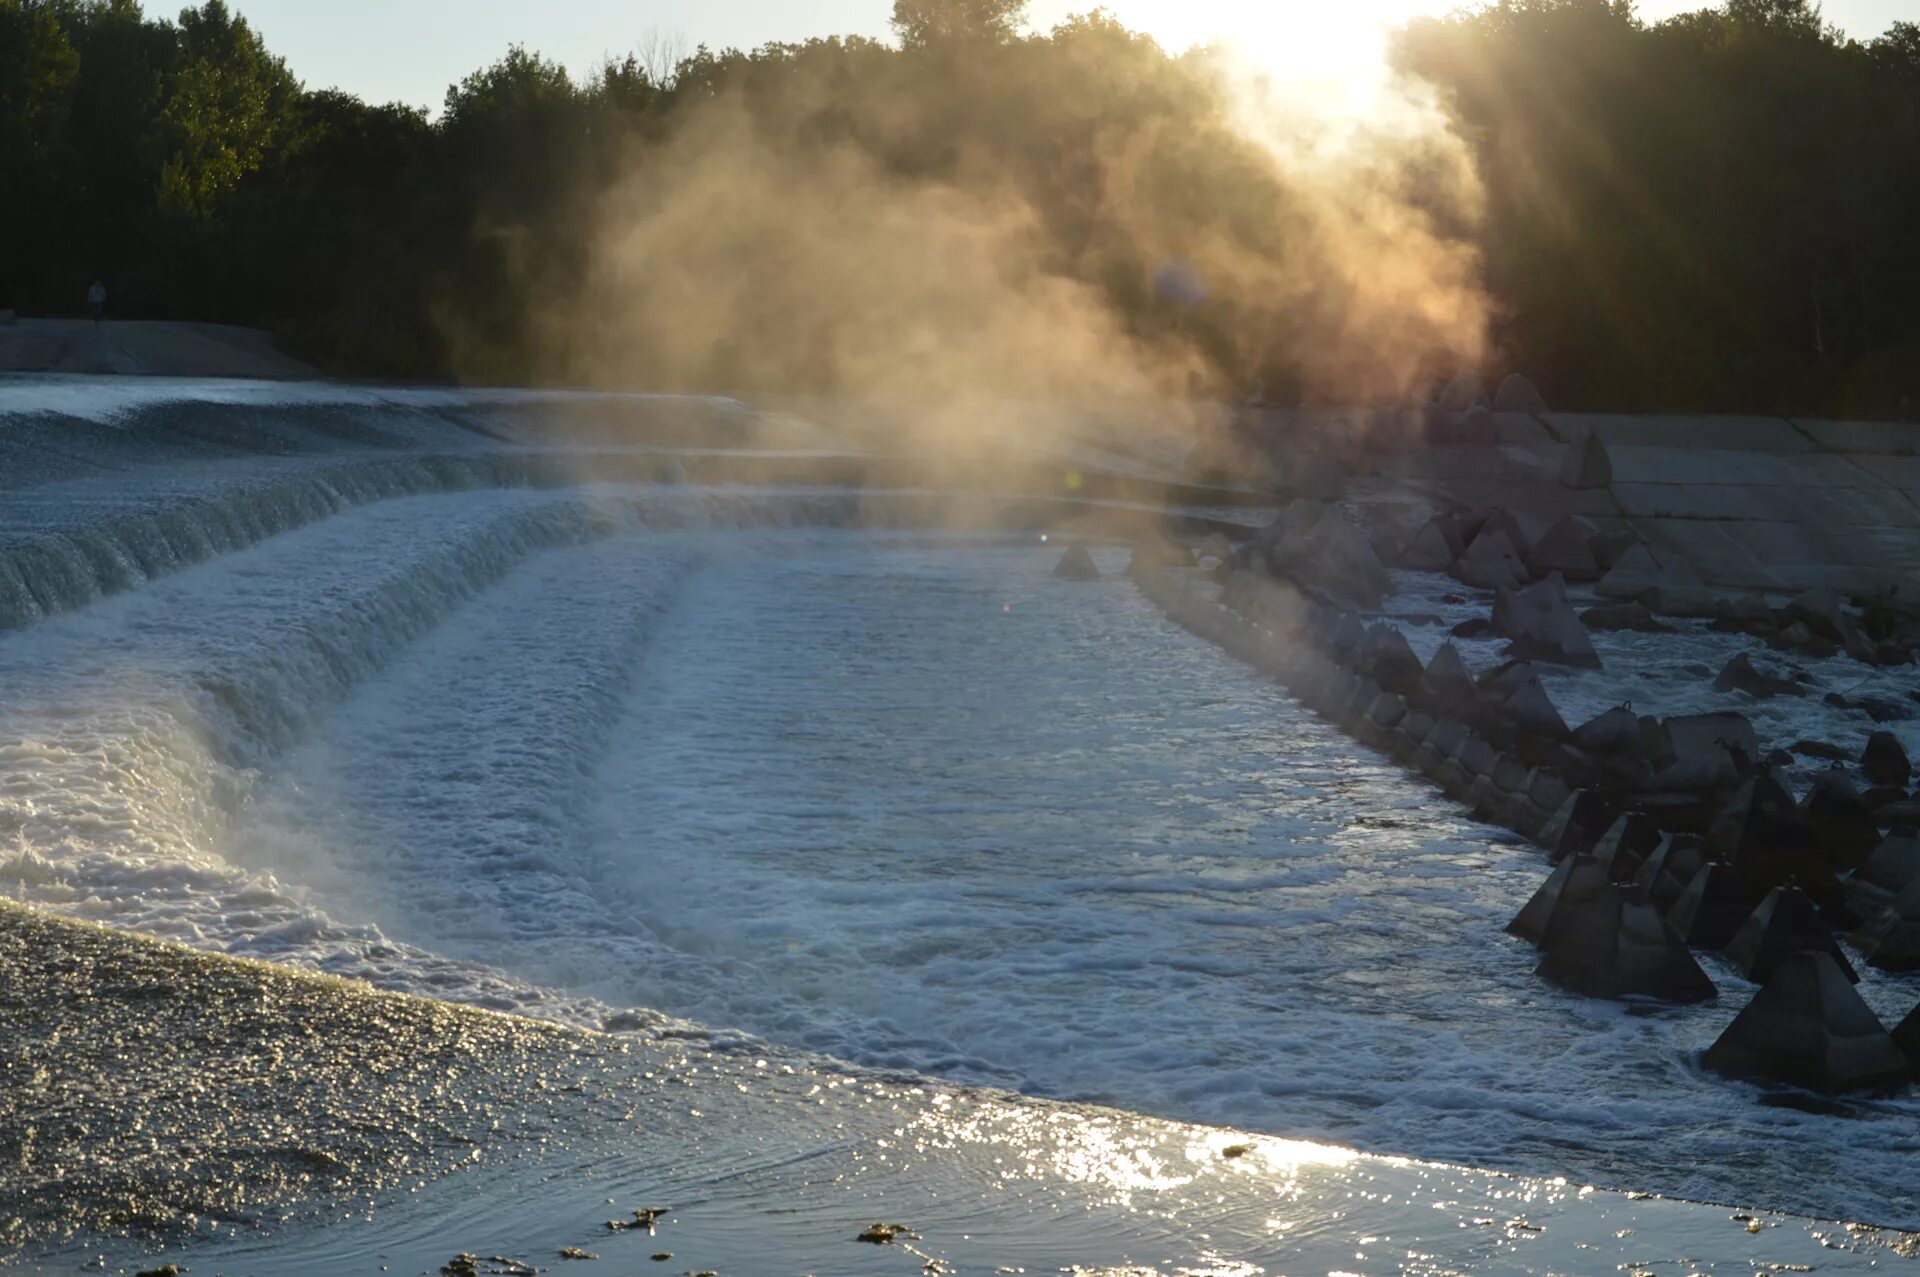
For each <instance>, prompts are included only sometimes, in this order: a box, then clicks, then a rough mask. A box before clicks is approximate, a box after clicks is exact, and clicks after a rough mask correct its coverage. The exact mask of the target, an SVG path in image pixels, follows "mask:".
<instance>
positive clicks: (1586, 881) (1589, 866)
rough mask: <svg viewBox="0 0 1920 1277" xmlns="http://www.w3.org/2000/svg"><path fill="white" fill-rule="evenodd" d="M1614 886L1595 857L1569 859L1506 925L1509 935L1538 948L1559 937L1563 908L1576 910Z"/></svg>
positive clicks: (1560, 865) (1549, 875) (1555, 868)
mask: <svg viewBox="0 0 1920 1277" xmlns="http://www.w3.org/2000/svg"><path fill="white" fill-rule="evenodd" d="M1611 885H1612V880H1611V879H1609V878H1608V877H1607V868H1606V866H1605V865H1603V864H1601V863H1600V862H1599V861H1597V860H1595V859H1594V858H1593V857H1592V856H1568V857H1567V858H1566V859H1565V860H1562V861H1561V862H1560V863H1559V864H1558V865H1556V866H1555V867H1554V870H1553V872H1552V873H1550V874H1548V875H1547V880H1546V881H1545V882H1544V883H1542V884H1541V885H1540V889H1539V890H1538V891H1536V892H1534V893H1533V896H1532V898H1531V899H1529V900H1528V901H1527V903H1526V904H1525V905H1524V906H1522V907H1521V909H1520V912H1519V913H1517V914H1515V915H1514V917H1513V921H1512V922H1509V923H1508V924H1507V934H1509V935H1514V936H1518V937H1520V939H1522V940H1525V941H1526V942H1527V943H1528V944H1530V945H1532V946H1533V947H1534V948H1536V949H1540V948H1544V947H1546V944H1547V940H1548V938H1549V937H1550V936H1553V935H1555V934H1558V932H1557V925H1558V924H1557V922H1556V919H1557V918H1558V917H1559V915H1560V912H1561V910H1563V909H1576V908H1579V907H1581V906H1583V905H1585V904H1588V903H1590V902H1592V901H1594V900H1597V899H1599V898H1600V896H1601V894H1602V893H1603V892H1604V891H1605V890H1606V888H1608V887H1609V886H1611Z"/></svg>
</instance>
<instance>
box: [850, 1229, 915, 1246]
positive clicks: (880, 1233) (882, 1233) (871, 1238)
mask: <svg viewBox="0 0 1920 1277" xmlns="http://www.w3.org/2000/svg"><path fill="white" fill-rule="evenodd" d="M903 1237H904V1238H905V1239H906V1240H908V1241H910V1242H917V1241H919V1240H920V1234H918V1233H916V1232H914V1231H913V1229H911V1228H909V1227H908V1226H907V1225H905V1224H869V1225H868V1226H867V1231H866V1232H864V1233H861V1234H860V1235H859V1236H858V1237H856V1238H854V1240H855V1241H860V1242H872V1243H873V1244H874V1245H875V1246H891V1245H892V1244H893V1243H894V1241H895V1240H896V1239H899V1238H903Z"/></svg>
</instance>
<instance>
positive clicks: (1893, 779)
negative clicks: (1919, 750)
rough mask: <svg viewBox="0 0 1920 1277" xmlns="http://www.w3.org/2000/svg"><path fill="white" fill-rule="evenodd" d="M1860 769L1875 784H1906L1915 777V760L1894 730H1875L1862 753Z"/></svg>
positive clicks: (1868, 738)
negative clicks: (1913, 760) (1910, 757)
mask: <svg viewBox="0 0 1920 1277" xmlns="http://www.w3.org/2000/svg"><path fill="white" fill-rule="evenodd" d="M1860 770H1861V772H1863V773H1864V774H1865V775H1866V778H1867V780H1868V781H1870V782H1871V783H1873V784H1875V785H1905V784H1906V783H1907V782H1908V781H1910V780H1912V779H1913V762H1912V760H1911V759H1909V758H1908V757H1907V747H1906V746H1905V745H1902V744H1901V743H1900V738H1899V737H1898V736H1895V735H1894V734H1893V733H1892V732H1875V733H1873V735H1871V736H1869V737H1867V747H1866V749H1865V750H1864V751H1863V752H1862V753H1861V755H1860Z"/></svg>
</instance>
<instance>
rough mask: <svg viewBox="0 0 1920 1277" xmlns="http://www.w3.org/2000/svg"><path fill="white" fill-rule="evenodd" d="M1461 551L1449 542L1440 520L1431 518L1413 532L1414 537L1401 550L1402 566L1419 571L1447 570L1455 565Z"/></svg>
mask: <svg viewBox="0 0 1920 1277" xmlns="http://www.w3.org/2000/svg"><path fill="white" fill-rule="evenodd" d="M1459 553H1460V552H1459V551H1458V550H1456V549H1455V548H1454V547H1453V546H1452V545H1450V544H1448V542H1447V538H1446V534H1445V533H1444V532H1442V530H1441V525H1440V521H1439V520H1438V519H1431V520H1428V522H1427V525H1426V526H1425V527H1423V528H1421V529H1420V530H1419V531H1418V532H1416V533H1414V534H1413V539H1412V540H1411V541H1409V542H1407V546H1406V548H1405V549H1404V550H1402V551H1401V552H1400V566H1401V567H1403V568H1412V569H1414V570H1415V571H1418V572H1446V571H1448V570H1450V569H1451V568H1452V567H1453V561H1454V559H1455V558H1457V557H1458V556H1459Z"/></svg>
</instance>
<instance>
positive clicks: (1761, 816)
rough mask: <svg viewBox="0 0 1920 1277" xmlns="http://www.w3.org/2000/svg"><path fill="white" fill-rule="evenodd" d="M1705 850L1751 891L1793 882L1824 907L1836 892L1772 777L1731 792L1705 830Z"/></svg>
mask: <svg viewBox="0 0 1920 1277" xmlns="http://www.w3.org/2000/svg"><path fill="white" fill-rule="evenodd" d="M1706 850H1707V855H1708V856H1709V857H1710V858H1711V859H1715V860H1723V861H1725V862H1726V863H1728V864H1730V865H1732V866H1733V867H1734V868H1735V869H1737V870H1739V871H1740V874H1741V876H1742V877H1744V878H1745V879H1746V880H1747V882H1748V883H1750V884H1751V885H1752V886H1753V887H1754V889H1755V890H1757V891H1771V890H1772V889H1773V888H1775V887H1777V886H1780V885H1781V884H1783V883H1786V882H1789V881H1796V880H1797V881H1798V882H1799V884H1800V885H1801V886H1802V887H1804V888H1806V889H1807V890H1808V891H1809V892H1810V893H1811V894H1812V895H1813V896H1814V898H1815V899H1817V900H1820V901H1822V902H1826V901H1828V900H1830V899H1831V898H1832V893H1833V892H1834V890H1835V887H1836V884H1835V881H1834V875H1833V869H1832V867H1831V865H1829V864H1828V862H1827V860H1826V859H1825V857H1823V856H1822V855H1821V854H1820V845H1819V842H1818V841H1817V840H1816V839H1815V838H1814V836H1813V830H1812V829H1810V828H1808V827H1807V822H1806V821H1805V819H1803V818H1802V817H1801V815H1800V809H1799V808H1798V807H1797V806H1795V805H1794V802H1793V799H1792V798H1791V797H1790V796H1789V795H1788V794H1787V791H1786V790H1785V789H1784V788H1783V787H1782V786H1781V784H1780V782H1779V781H1777V780H1775V779H1774V778H1773V777H1772V776H1766V775H1761V776H1755V777H1753V778H1751V779H1750V780H1748V781H1746V782H1745V783H1744V784H1742V785H1741V786H1740V788H1739V789H1738V790H1736V791H1734V794H1733V797H1732V798H1730V799H1729V800H1728V801H1727V803H1726V805H1725V806H1724V807H1722V808H1721V810H1720V813H1719V815H1717V816H1715V817H1714V820H1713V823H1712V824H1711V825H1709V826H1708V827H1707V840H1706Z"/></svg>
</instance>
